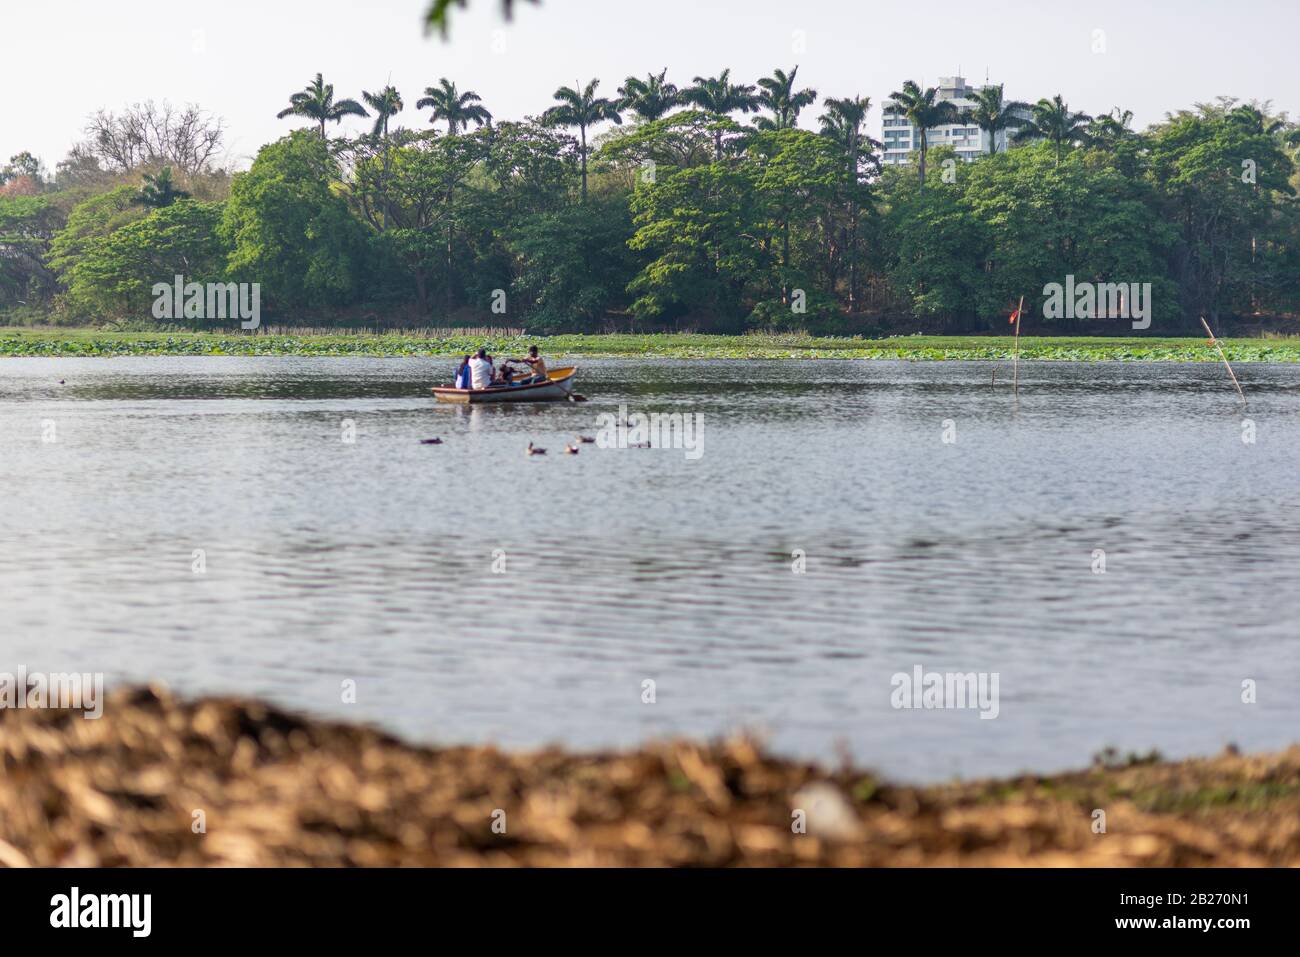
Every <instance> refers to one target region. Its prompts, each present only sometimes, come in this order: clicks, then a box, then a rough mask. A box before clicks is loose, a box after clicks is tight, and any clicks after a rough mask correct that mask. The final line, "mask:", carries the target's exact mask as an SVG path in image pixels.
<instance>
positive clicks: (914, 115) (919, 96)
mask: <svg viewBox="0 0 1300 957" xmlns="http://www.w3.org/2000/svg"><path fill="white" fill-rule="evenodd" d="M938 93H939V91H938V90H936V89H935V88H934V87H928V88H927V89H924V90H922V89H921V88H920V87H919V86H917V85H916V83H915V82H913V81H912V80H908V81H907V82H906V83H904V84H903V88H902V89H901V90H899V91H897V92H895V93H894V94H893V95H892V96H891V97H890V101H889V106H888V109H890V110H892V111H894V112H895V113H898V114H900V115H901V116H904V117H906V118H907V119H908V120H909V121H910V122H911V124H912V126H913V127H914V128H915V129H916V131H917V136H918V137H919V142H920V163H919V165H918V171H919V173H920V181H921V185H922V186H924V185H925V156H926V153H928V152H929V149H930V139H929V136H928V134H927V131H928V130H930V129H932V128H933V127H936V126H942V125H943V124H945V123H955V122H957V119H958V112H957V107H955V106H954V105H953V104H951V103H947V102H944V101H942V100H940V101H939V102H937V103H936V102H935V99H936V97H937V96H938Z"/></svg>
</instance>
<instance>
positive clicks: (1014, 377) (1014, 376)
mask: <svg viewBox="0 0 1300 957" xmlns="http://www.w3.org/2000/svg"><path fill="white" fill-rule="evenodd" d="M1024 308H1025V297H1024V296H1021V297H1020V305H1018V306H1016V344H1015V348H1014V350H1013V351H1012V353H1011V391H1012V393H1014V394H1015V396H1016V397H1017V398H1019V397H1020V312H1021V310H1022V309H1024Z"/></svg>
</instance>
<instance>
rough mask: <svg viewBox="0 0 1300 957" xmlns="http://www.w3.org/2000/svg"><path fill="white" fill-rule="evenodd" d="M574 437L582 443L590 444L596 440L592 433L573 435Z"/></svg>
mask: <svg viewBox="0 0 1300 957" xmlns="http://www.w3.org/2000/svg"><path fill="white" fill-rule="evenodd" d="M574 438H575V439H577V440H578V441H579V442H581V443H582V444H583V445H590V444H591V443H592V442H595V441H596V438H595V436H592V435H575V436H574Z"/></svg>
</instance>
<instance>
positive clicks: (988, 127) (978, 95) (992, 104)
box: [968, 83, 1030, 154]
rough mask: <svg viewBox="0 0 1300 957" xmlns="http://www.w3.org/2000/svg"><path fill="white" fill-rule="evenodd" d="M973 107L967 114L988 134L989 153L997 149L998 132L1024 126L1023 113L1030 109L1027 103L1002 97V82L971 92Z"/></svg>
mask: <svg viewBox="0 0 1300 957" xmlns="http://www.w3.org/2000/svg"><path fill="white" fill-rule="evenodd" d="M971 99H972V100H974V101H975V108H974V109H973V110H971V111H970V113H969V114H968V117H969V119H970V120H971V122H973V123H974V124H975V125H976V126H978V127H979V128H980V129H981V130H983V131H984V132H985V133H987V134H988V135H989V153H990V154H992V153H996V152H997V151H998V134H999V133H1001V132H1002V131H1003V130H1015V129H1019V128H1020V127H1021V126H1024V124H1025V122H1026V120H1025V117H1024V115H1023V114H1024V113H1025V112H1027V111H1028V110H1029V109H1030V106H1029V104H1028V103H1022V102H1020V101H1019V100H1011V101H1010V102H1008V101H1006V100H1003V99H1002V84H1001V83H999V84H998V85H997V86H985V87H981V88H980V89H978V90H976V91H975V92H974V93H972V94H971Z"/></svg>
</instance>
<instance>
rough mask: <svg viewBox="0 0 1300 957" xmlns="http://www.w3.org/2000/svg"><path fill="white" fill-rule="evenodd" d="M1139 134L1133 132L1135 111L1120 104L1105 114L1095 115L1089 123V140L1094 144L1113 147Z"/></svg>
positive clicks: (1105, 147)
mask: <svg viewBox="0 0 1300 957" xmlns="http://www.w3.org/2000/svg"><path fill="white" fill-rule="evenodd" d="M1136 135H1137V134H1136V133H1134V132H1133V111H1132V110H1121V109H1120V108H1119V107H1118V106H1117V107H1115V108H1114V109H1113V110H1111V111H1110V112H1109V113H1107V114H1106V115H1105V116H1094V117H1093V118H1092V122H1090V123H1089V124H1088V135H1087V141H1088V143H1089V144H1090V145H1092V146H1099V147H1101V148H1103V149H1113V148H1114V147H1115V146H1117V145H1118V144H1119V143H1121V142H1122V141H1124V140H1127V139H1131V138H1132V137H1134V136H1136Z"/></svg>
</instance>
